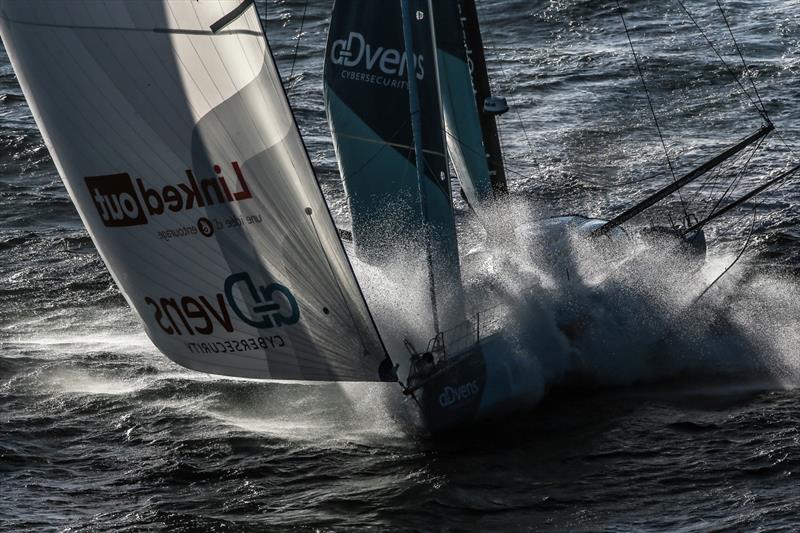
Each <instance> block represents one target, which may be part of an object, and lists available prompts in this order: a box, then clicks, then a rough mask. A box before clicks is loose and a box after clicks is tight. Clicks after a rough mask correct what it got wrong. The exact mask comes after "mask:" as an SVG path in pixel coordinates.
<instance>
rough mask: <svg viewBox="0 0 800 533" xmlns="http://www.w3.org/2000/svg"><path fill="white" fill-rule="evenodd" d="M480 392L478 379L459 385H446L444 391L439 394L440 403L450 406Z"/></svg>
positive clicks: (443, 405)
mask: <svg viewBox="0 0 800 533" xmlns="http://www.w3.org/2000/svg"><path fill="white" fill-rule="evenodd" d="M479 392H480V387H478V381H477V380H473V381H470V382H469V383H464V384H463V385H460V386H458V387H451V386H449V385H448V386H446V387H445V388H444V391H442V393H441V394H439V405H441V406H442V407H450V406H451V405H454V404H456V403H460V402H463V401H466V400H468V399H470V398H472V397H473V396H475V395H477V394H478V393H479Z"/></svg>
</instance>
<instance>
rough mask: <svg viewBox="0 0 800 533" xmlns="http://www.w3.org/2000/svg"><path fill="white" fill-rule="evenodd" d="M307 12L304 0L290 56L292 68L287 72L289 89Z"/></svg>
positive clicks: (306, 4)
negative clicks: (292, 51)
mask: <svg viewBox="0 0 800 533" xmlns="http://www.w3.org/2000/svg"><path fill="white" fill-rule="evenodd" d="M307 12H308V0H306V3H305V5H304V6H303V16H302V18H301V19H300V32H299V33H298V34H297V42H296V43H295V45H294V55H293V56H292V69H291V71H290V72H289V80H288V82H289V84H290V86H289V88H290V89H291V83H292V79H294V65H295V63H296V62H297V53H298V51H299V50H300V41H301V40H302V39H303V27H304V26H305V24H306V13H307Z"/></svg>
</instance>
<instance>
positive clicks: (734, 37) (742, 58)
mask: <svg viewBox="0 0 800 533" xmlns="http://www.w3.org/2000/svg"><path fill="white" fill-rule="evenodd" d="M717 7H719V12H720V14H721V15H722V20H724V21H725V26H727V27H728V33H730V34H731V39H733V45H734V46H735V47H736V51H737V52H738V53H739V59H741V60H742V67H743V68H744V73H745V74H746V75H747V79H748V80H750V85H752V86H753V91H754V92H755V95H756V98H758V103H759V104H761V112H762V113H764V114H765V115H766V114H767V108H766V107H765V106H764V101H763V100H761V95H760V94H758V88H757V87H756V84H755V81H753V76H751V75H750V70H749V69H748V68H747V62H746V61H745V60H744V54H743V53H742V49H741V48H740V47H739V43H738V41H737V40H736V36H735V35H734V34H733V29H732V28H731V25H730V23H729V22H728V16H727V15H726V14H725V9H723V7H722V2H720V0H717Z"/></svg>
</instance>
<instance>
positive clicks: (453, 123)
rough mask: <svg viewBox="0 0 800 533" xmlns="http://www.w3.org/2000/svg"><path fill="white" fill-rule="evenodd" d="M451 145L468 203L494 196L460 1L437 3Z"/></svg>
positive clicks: (479, 203) (476, 204)
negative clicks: (466, 45)
mask: <svg viewBox="0 0 800 533" xmlns="http://www.w3.org/2000/svg"><path fill="white" fill-rule="evenodd" d="M433 5H434V10H435V17H436V47H437V52H438V58H439V69H440V70H439V71H440V74H441V90H442V105H443V108H444V116H445V126H446V129H447V146H448V151H449V154H450V157H451V159H452V161H453V167H454V168H455V171H456V175H457V176H458V179H459V182H460V183H461V188H462V190H463V191H464V195H465V196H466V199H467V202H469V204H470V205H471V206H472V207H473V208H480V206H482V205H484V204H485V203H486V202H488V201H490V200H492V199H493V198H494V192H493V190H492V181H491V176H490V172H489V162H488V159H487V154H486V149H485V147H484V144H483V132H482V130H481V118H480V112H479V109H478V107H477V103H476V97H475V89H474V86H473V78H472V63H471V61H470V60H469V58H468V57H467V51H466V47H465V39H466V36H465V33H464V27H463V25H462V16H461V10H460V7H459V2H456V1H453V2H434V4H433Z"/></svg>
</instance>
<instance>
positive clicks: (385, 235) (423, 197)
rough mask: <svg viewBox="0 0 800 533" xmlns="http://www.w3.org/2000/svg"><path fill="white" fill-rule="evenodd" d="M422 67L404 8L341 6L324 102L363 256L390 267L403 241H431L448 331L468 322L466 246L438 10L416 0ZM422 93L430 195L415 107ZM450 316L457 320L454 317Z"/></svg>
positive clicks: (336, 10) (332, 33)
mask: <svg viewBox="0 0 800 533" xmlns="http://www.w3.org/2000/svg"><path fill="white" fill-rule="evenodd" d="M411 8H412V10H413V13H414V14H415V16H414V28H413V41H414V48H413V51H412V52H413V54H412V56H413V58H414V61H413V63H414V64H413V65H410V64H409V60H408V59H407V56H406V50H405V45H404V38H403V25H402V17H401V6H400V2H399V1H397V0H395V1H390V2H375V1H374V0H346V1H343V0H337V1H336V2H335V3H334V7H333V14H332V17H331V25H330V30H329V35H328V46H327V55H326V60H325V101H326V106H327V111H328V120H329V123H330V126H331V131H332V133H333V139H334V146H335V147H336V153H337V157H338V160H339V167H340V170H341V173H342V177H343V180H344V184H345V188H346V190H347V193H348V200H349V205H350V212H351V217H352V223H353V241H354V244H355V249H356V253H357V254H358V255H359V257H361V258H363V259H366V260H368V261H378V262H380V261H382V260H384V259H388V258H391V257H392V256H393V255H395V254H396V253H397V247H398V245H406V244H408V243H409V242H411V243H413V244H414V246H415V248H416V249H418V250H422V249H423V247H424V246H425V243H426V237H429V240H430V245H431V248H432V251H433V253H432V255H433V257H432V261H431V264H432V266H433V271H432V283H433V290H434V292H435V294H436V295H437V296H436V300H437V303H436V304H435V306H436V309H433V314H434V315H436V314H438V315H439V316H440V318H441V322H442V324H441V326H442V327H448V326H449V325H453V324H454V323H458V322H461V321H463V319H464V312H463V298H462V295H461V285H460V281H461V280H460V268H459V262H458V245H457V241H456V231H455V222H454V220H453V211H452V203H451V191H450V180H449V179H448V172H447V158H446V155H445V140H444V130H443V119H442V109H441V104H440V100H439V87H438V79H437V78H438V73H437V65H436V61H435V47H434V32H433V27H432V23H433V22H432V20H433V14H432V13H431V9H430V5H429V2H428V1H427V0H413V1H412V2H411ZM410 75H411V76H414V78H415V80H416V85H417V87H418V96H419V104H420V108H421V112H420V113H419V116H420V120H421V137H422V139H421V145H422V147H423V157H422V164H423V165H424V167H425V168H424V169H422V173H423V182H422V190H421V191H420V189H419V187H418V184H419V182H418V179H417V158H416V153H415V148H414V146H415V139H414V132H413V128H412V116H411V110H410V103H409V83H408V76H410ZM448 317H451V318H448Z"/></svg>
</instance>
